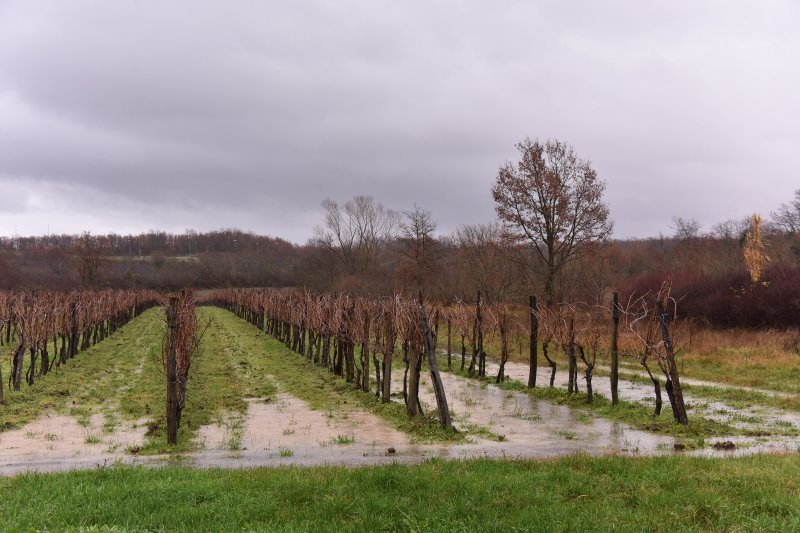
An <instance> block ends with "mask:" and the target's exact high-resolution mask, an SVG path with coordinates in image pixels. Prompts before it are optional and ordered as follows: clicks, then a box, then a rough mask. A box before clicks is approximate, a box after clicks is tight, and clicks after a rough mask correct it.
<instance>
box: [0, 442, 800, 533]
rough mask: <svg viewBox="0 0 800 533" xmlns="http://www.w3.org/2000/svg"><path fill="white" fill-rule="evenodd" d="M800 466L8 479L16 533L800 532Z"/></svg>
mask: <svg viewBox="0 0 800 533" xmlns="http://www.w3.org/2000/svg"><path fill="white" fill-rule="evenodd" d="M798 479H800V457H798V456H757V457H748V458H743V459H727V460H720V459H694V458H681V457H670V458H650V459H630V458H622V457H608V458H588V457H583V456H576V457H568V458H564V459H559V460H555V461H524V462H513V461H486V460H477V461H468V462H440V461H431V462H426V463H423V464H421V465H418V466H403V465H391V466H385V467H366V468H359V469H347V468H334V467H319V468H293V467H281V468H261V469H254V470H227V471H223V470H191V469H182V468H174V467H170V468H163V469H144V468H128V467H112V468H104V469H99V470H93V471H84V472H70V473H63V474H48V475H24V476H18V477H15V478H10V479H0V493H2V494H3V497H2V498H1V499H0V524H2V527H3V529H7V530H27V529H39V530H45V529H53V530H67V529H70V528H72V529H76V530H77V529H81V528H86V529H106V528H118V529H120V530H122V529H133V530H164V529H166V530H191V531H212V530H213V531H241V530H283V531H313V530H317V531H365V530H366V531H428V530H431V531H434V530H435V531H466V530H471V531H532V530H538V531H554V530H555V531H608V530H627V531H670V530H681V531H683V530H694V531H712V530H713V531H779V530H781V531H790V530H797V529H798V528H800V482H798Z"/></svg>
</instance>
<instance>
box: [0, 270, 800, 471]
mask: <svg viewBox="0 0 800 533" xmlns="http://www.w3.org/2000/svg"><path fill="white" fill-rule="evenodd" d="M0 304H1V305H2V307H1V308H2V313H3V314H2V326H0V327H2V330H0V331H2V333H3V335H2V349H3V352H4V354H5V355H4V356H3V365H0V372H3V374H2V376H3V379H2V383H3V387H2V388H0V394H2V403H0V413H2V415H3V424H2V429H3V431H2V432H0V441H2V442H4V443H10V444H6V446H7V449H6V455H5V456H4V457H3V460H4V462H5V464H6V466H5V467H4V468H6V469H7V470H9V471H16V470H17V469H20V468H26V467H30V466H31V465H36V464H39V461H40V458H42V457H44V458H49V460H50V461H52V464H51V466H50V467H48V468H69V466H70V465H71V464H74V462H75V461H74V459H72V456H74V454H76V453H77V454H78V455H80V454H82V453H84V454H86V457H85V461H88V462H89V464H91V463H92V462H93V461H94V462H96V461H98V460H100V458H108V457H115V458H117V460H120V459H121V460H124V461H126V462H134V463H136V462H145V463H149V462H152V461H158V460H159V458H160V457H163V455H162V454H164V453H167V454H169V453H174V452H181V453H189V454H191V456H192V457H194V460H195V461H197V462H199V464H209V465H235V464H237V462H238V461H243V462H244V463H243V464H261V463H266V464H269V463H271V462H274V461H277V462H292V461H298V462H301V463H304V462H310V463H311V464H316V463H318V462H327V461H334V462H336V461H345V462H356V463H358V464H362V463H366V464H368V463H370V462H378V463H382V462H385V461H386V460H392V461H394V460H411V461H415V460H419V459H421V458H424V457H426V456H428V455H430V454H435V455H440V456H448V457H471V456H478V455H487V454H488V455H494V454H501V455H506V454H512V455H516V456H519V457H539V456H549V455H560V454H563V453H572V452H574V451H586V452H591V453H605V452H609V451H615V452H625V451H627V452H631V451H635V452H636V453H648V454H662V453H667V452H671V453H674V452H673V449H674V450H680V451H683V450H688V451H689V452H691V453H700V454H706V453H721V452H717V451H716V450H717V449H720V450H722V449H734V450H736V451H737V452H739V453H745V452H754V451H759V450H774V449H787V448H791V447H792V446H795V445H796V442H797V436H798V432H800V417H798V414H797V413H796V411H795V408H793V407H792V406H793V405H797V404H796V403H793V402H794V400H793V399H792V398H793V396H791V395H790V394H788V393H780V392H774V391H768V390H760V389H755V388H743V387H737V386H735V385H727V384H725V383H717V384H715V383H709V382H708V381H705V380H700V379H696V378H692V377H691V376H690V377H686V376H684V375H682V372H681V367H682V364H683V362H682V358H681V354H682V353H684V351H685V350H686V348H685V346H686V345H688V344H690V343H691V342H692V339H693V338H694V337H699V336H700V333H698V331H697V326H696V325H695V324H693V323H692V322H691V321H689V320H685V319H682V318H681V317H680V315H679V306H678V304H677V303H676V302H675V301H674V300H673V299H672V298H671V297H670V287H669V284H664V285H663V286H662V288H661V290H660V291H659V292H657V293H648V294H645V295H643V296H642V297H640V298H637V299H631V300H630V301H627V302H620V301H619V299H618V298H617V296H616V295H613V298H611V299H609V302H608V306H591V305H587V304H582V303H573V304H561V305H556V306H550V307H548V306H544V305H539V304H538V303H537V299H536V298H535V297H533V296H531V297H530V299H529V301H528V302H526V304H527V305H519V304H514V303H513V302H491V301H487V300H485V299H484V298H482V296H481V294H480V293H478V294H477V295H476V298H475V300H474V301H473V302H469V303H467V302H451V303H448V304H442V303H439V302H434V301H427V300H425V299H424V298H423V297H421V296H420V297H417V298H411V297H407V296H401V295H398V296H395V297H392V298H381V299H370V298H365V297H360V296H350V295H347V294H317V293H313V292H310V291H307V290H299V289H281V290H278V289H223V290H215V291H203V292H201V293H198V294H197V295H195V294H194V293H193V292H192V291H188V290H187V291H181V292H179V293H172V294H159V293H156V292H152V291H112V290H103V291H72V292H40V293H32V292H3V293H0ZM112 385H113V386H112ZM662 394H663V395H665V396H666V398H663V397H662ZM751 402H752V403H757V404H762V405H763V407H761V408H759V407H758V406H754V405H752V403H751ZM748 404H750V405H748ZM663 405H667V406H668V409H667V411H666V412H662V406H663ZM779 405H780V406H781V408H776V407H777V406H779ZM764 407H771V408H772V409H770V411H769V412H768V413H766V412H765V410H764ZM326 413H327V414H326ZM323 414H326V415H325V416H322V415H323ZM42 416H45V417H46V418H41V417H42ZM76 423H77V425H76ZM48 424H50V425H48ZM53 424H61V426H60V428H61V431H62V432H63V433H64V436H63V437H59V436H58V435H59V434H58V433H57V432H55V431H54V430H52V429H51V428H52V426H53ZM621 432H622V433H621ZM615 435H616V436H615ZM619 435H624V437H623V438H620V437H619ZM48 439H53V440H52V441H48ZM60 440H63V443H60V442H59V441H60ZM68 443H69V444H68ZM95 443H97V444H105V445H106V446H107V447H106V448H105V449H102V448H101V447H100V446H94V447H93V446H92V444H95ZM330 443H334V444H335V447H334V448H332V447H331V445H330ZM386 450H389V451H388V452H387V451H386ZM231 451H233V452H236V454H237V455H234V456H231V455H230V452H231ZM334 452H335V453H334ZM60 453H62V455H59V454H60ZM69 454H72V455H69ZM78 464H82V463H80V461H79V462H78ZM43 467H44V466H43Z"/></svg>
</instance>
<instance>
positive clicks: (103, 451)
mask: <svg viewBox="0 0 800 533" xmlns="http://www.w3.org/2000/svg"><path fill="white" fill-rule="evenodd" d="M105 422H106V419H105V417H104V416H103V415H100V414H96V415H94V416H92V417H91V418H87V419H84V424H86V425H85V426H84V425H81V424H80V423H79V422H78V420H77V419H76V418H74V417H72V416H65V415H57V416H56V415H49V416H45V417H43V418H39V419H37V420H35V421H33V422H31V423H29V424H26V425H25V426H23V427H22V428H20V429H15V430H10V431H4V432H2V433H0V474H3V475H10V474H15V473H19V472H23V471H50V470H64V469H68V468H78V467H80V468H89V467H94V466H102V465H105V464H110V463H113V462H115V461H118V460H123V461H126V462H134V460H135V457H132V456H131V455H130V454H128V453H127V449H128V447H130V446H139V445H141V444H142V443H143V442H144V440H145V437H144V433H145V431H146V427H145V426H144V422H143V421H141V422H140V423H139V424H138V425H137V427H133V426H134V424H132V423H130V422H123V421H117V422H115V423H114V425H113V428H112V427H111V426H108V425H107V426H106V427H105V428H104V424H105ZM104 429H105V430H108V432H107V431H104ZM112 429H113V431H112Z"/></svg>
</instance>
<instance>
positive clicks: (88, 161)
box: [0, 0, 800, 241]
mask: <svg viewBox="0 0 800 533" xmlns="http://www.w3.org/2000/svg"><path fill="white" fill-rule="evenodd" d="M798 15H800V8H798V6H797V4H796V3H793V2H791V1H788V0H786V1H783V2H779V1H775V2H765V3H762V4H759V6H758V9H757V10H756V8H755V7H753V5H752V4H749V3H744V2H723V1H718V2H710V3H703V4H698V3H695V2H671V3H668V4H667V3H643V2H640V3H630V2H608V3H594V2H577V1H572V2H555V1H552V2H536V3H532V2H511V1H509V2H494V3H485V2H477V1H466V2H464V1H459V2H456V1H450V2H375V1H361V2H356V1H345V2H320V1H300V2H287V3H273V2H270V3H265V2H256V1H250V2H237V3H234V4H231V3H223V2H211V1H206V2H197V1H191V2H190V1H188V0H187V1H172V2H155V1H145V0H142V1H120V2H91V1H77V2H70V3H64V2H57V1H49V2H46V1H42V2H27V1H21V0H11V1H7V2H5V3H4V4H2V5H0V65H2V67H3V68H2V69H0V118H2V120H0V184H2V187H3V189H4V190H6V189H7V190H11V188H12V185H11V183H12V182H11V181H10V180H11V179H13V180H14V181H13V183H14V185H13V188H14V190H17V191H19V190H24V191H28V192H32V191H36V190H37V189H42V190H55V189H58V192H59V194H60V195H62V197H63V198H64V199H65V203H67V204H72V205H81V206H82V208H83V209H85V210H86V213H87V214H86V215H83V214H80V213H75V212H74V210H69V209H64V212H63V213H59V214H58V215H52V216H53V220H51V221H50V224H51V226H53V228H51V229H56V227H57V226H59V225H64V226H65V227H66V226H69V227H73V226H80V225H81V224H86V225H87V227H86V229H92V230H94V231H109V230H113V231H121V230H122V229H123V228H125V229H130V231H137V230H142V229H149V228H152V227H161V228H164V229H176V228H177V229H180V228H184V227H195V228H198V229H210V228H212V227H222V226H238V227H242V228H244V229H252V230H255V231H260V232H266V233H272V234H282V235H285V236H286V237H289V238H291V239H293V240H296V241H303V240H305V239H306V238H307V237H308V236H310V235H311V231H312V228H313V227H314V225H315V224H317V223H319V221H320V219H321V214H320V210H319V202H320V201H321V200H322V199H323V198H325V197H328V196H330V197H334V198H338V199H345V198H348V197H351V196H353V195H355V194H371V195H373V196H375V197H376V198H377V199H378V200H380V201H381V202H383V203H384V204H386V205H387V206H389V207H393V208H398V209H403V208H408V207H410V206H411V205H412V204H414V203H418V204H420V205H422V206H424V207H426V208H428V209H431V210H432V211H433V213H434V216H435V217H436V218H437V219H438V221H439V223H440V228H441V229H442V230H443V231H451V230H453V229H454V228H455V227H456V226H457V225H459V224H461V223H476V222H485V221H489V220H490V219H492V217H493V210H492V203H491V198H490V197H489V188H490V186H491V183H492V180H493V178H494V175H495V173H496V170H497V167H498V166H499V165H500V164H501V163H503V162H504V161H506V160H513V159H514V158H515V157H516V155H517V153H516V151H515V149H514V143H516V142H517V141H519V140H520V139H521V138H523V137H524V136H531V137H542V138H544V137H557V138H561V139H564V140H567V141H569V142H571V143H573V144H574V145H575V147H576V149H577V151H578V153H579V154H580V155H581V156H582V157H584V158H587V159H591V160H592V161H593V163H594V164H595V166H596V167H597V169H598V171H599V173H600V175H601V176H602V177H604V178H605V179H606V180H607V182H608V189H607V190H608V199H609V202H610V204H611V209H612V217H613V218H614V219H615V220H616V222H617V224H616V230H617V231H616V233H617V235H620V236H630V235H636V236H645V235H653V234H657V233H658V232H659V231H664V232H668V231H669V227H668V226H669V223H670V219H671V217H672V216H673V215H680V216H691V217H695V218H698V219H700V220H701V221H702V222H703V223H705V224H707V225H710V224H713V223H714V222H716V221H718V220H721V219H724V218H730V217H738V216H741V215H743V214H747V213H749V212H752V211H760V212H762V213H766V212H768V211H769V210H770V209H774V208H775V207H776V206H777V205H778V204H780V203H781V202H783V201H786V200H787V199H788V198H789V197H790V195H791V192H792V190H793V189H794V188H796V187H797V186H798V183H799V182H800V180H798V179H797V176H796V175H795V171H794V169H795V168H796V167H797V152H796V146H798V141H800V125H799V124H800V123H799V122H798V121H797V117H798V116H800V101H799V100H798V99H797V98H796V96H795V93H794V90H795V87H796V86H797V85H798V83H799V82H800V67H798V66H797V61H796V58H797V57H800V37H798V35H797V32H796V31H795V25H796V22H797V20H798ZM20 184H24V185H20ZM59 187H60V188H59ZM0 196H3V195H0ZM86 198H94V199H95V200H96V201H98V202H102V206H100V207H102V208H98V206H94V205H92V204H90V203H87V202H86V201H85V200H84V199H86ZM8 204H9V203H8V201H7V200H4V201H3V203H2V206H1V207H2V209H3V213H4V215H3V216H2V217H0V223H2V224H3V226H2V227H0V232H3V231H6V232H7V231H9V230H8V229H7V228H8V227H9V222H7V221H10V220H11V218H13V219H14V220H15V221H17V222H18V223H19V224H15V225H19V226H23V227H29V228H31V229H30V230H28V231H31V232H34V231H35V230H37V229H38V228H41V224H43V223H44V222H43V219H42V217H45V218H46V217H47V216H48V215H47V214H46V213H47V212H48V211H37V209H39V208H37V206H36V205H27V204H25V206H24V207H23V206H17V207H16V211H14V212H13V213H12V212H11V211H10V210H9V209H8V208H7V207H6V206H7V205H8ZM15 205H16V204H15ZM53 209H55V210H57V209H59V207H58V206H53V207H52V209H51V211H49V212H54V211H53ZM109 210H112V211H113V213H111V212H110V211H109ZM12 214H13V217H12ZM88 226H90V227H88Z"/></svg>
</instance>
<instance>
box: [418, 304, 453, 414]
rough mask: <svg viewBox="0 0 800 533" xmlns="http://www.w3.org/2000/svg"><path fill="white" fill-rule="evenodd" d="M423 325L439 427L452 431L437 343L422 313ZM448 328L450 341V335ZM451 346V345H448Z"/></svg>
mask: <svg viewBox="0 0 800 533" xmlns="http://www.w3.org/2000/svg"><path fill="white" fill-rule="evenodd" d="M422 325H423V330H424V332H425V346H426V348H427V349H426V352H427V353H428V367H430V371H431V382H432V383H433V392H434V394H435V396H436V408H437V410H438V412H439V425H441V426H442V428H444V429H451V428H452V426H453V422H452V420H451V418H450V408H449V407H448V405H447V395H446V394H445V391H444V384H442V376H441V375H440V374H439V365H438V364H437V362H436V341H435V339H434V337H433V334H432V332H431V328H430V326H429V325H428V320H427V319H426V318H425V314H424V312H423V313H422ZM449 330H450V329H449V327H448V339H449V337H450V335H449ZM448 344H449V343H448Z"/></svg>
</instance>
